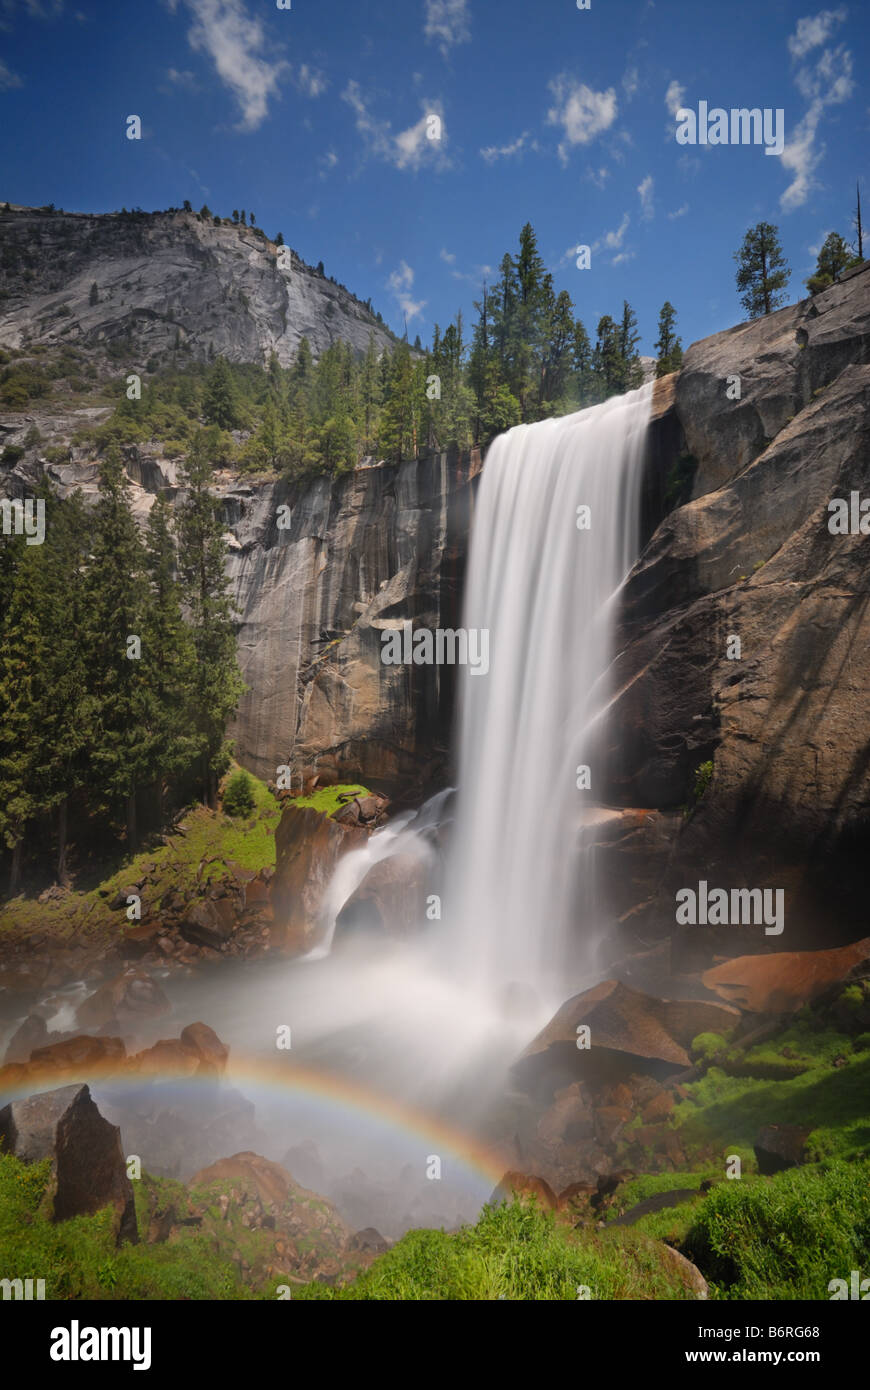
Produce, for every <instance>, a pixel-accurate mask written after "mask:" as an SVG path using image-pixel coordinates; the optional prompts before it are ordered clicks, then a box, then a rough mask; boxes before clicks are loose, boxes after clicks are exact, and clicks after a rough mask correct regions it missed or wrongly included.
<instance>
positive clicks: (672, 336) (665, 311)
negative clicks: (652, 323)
mask: <svg viewBox="0 0 870 1390" xmlns="http://www.w3.org/2000/svg"><path fill="white" fill-rule="evenodd" d="M676 322H677V311H676V309H675V308H674V306H673V304H672V303H671V301H670V300H669V299H666V300H665V302H664V304H663V305H662V307H661V311H660V312H659V336H658V338H657V339H656V343H655V349H656V376H657V377H659V376H667V375H668V374H669V372H677V371H679V369H680V367H681V366H682V363H683V345H682V343H681V342H680V340H679V338H678V337H677V335H676V333H675V332H674V327H675V325H676Z"/></svg>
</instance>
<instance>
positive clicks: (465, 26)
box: [423, 0, 471, 58]
mask: <svg viewBox="0 0 870 1390" xmlns="http://www.w3.org/2000/svg"><path fill="white" fill-rule="evenodd" d="M423 33H424V34H425V36H426V41H427V43H431V42H432V41H433V40H434V41H437V43H438V44H439V46H440V48H441V52H442V54H443V55H444V57H445V58H446V57H447V54H448V53H449V52H450V49H451V48H452V47H453V45H454V44H457V43H468V42H469V40H470V38H471V8H470V5H469V0H426V23H425V25H424V26H423Z"/></svg>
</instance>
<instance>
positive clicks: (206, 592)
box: [178, 432, 244, 806]
mask: <svg viewBox="0 0 870 1390" xmlns="http://www.w3.org/2000/svg"><path fill="white" fill-rule="evenodd" d="M206 448H207V445H206V441H205V439H204V437H203V433H202V432H200V433H199V434H198V435H197V436H196V438H195V439H194V442H193V447H192V449H191V451H190V454H189V455H188V458H187V462H186V465H185V470H184V484H185V488H186V491H187V496H186V498H185V501H184V504H183V505H182V507H181V509H180V514H179V523H178V539H179V546H178V568H179V574H180V578H181V582H182V586H183V597H184V603H185V607H186V609H187V612H188V614H189V620H190V625H191V629H192V636H193V645H194V652H195V656H196V665H195V671H194V682H193V694H192V706H193V711H192V712H193V718H192V728H193V731H194V733H195V735H196V738H197V740H198V748H199V758H200V767H201V778H202V786H203V799H204V800H205V802H206V804H208V805H209V806H214V805H215V804H216V799H217V784H218V779H219V778H220V777H221V776H222V775H223V773H224V772H225V771H226V767H227V764H228V761H229V745H228V744H227V743H226V741H225V738H224V731H225V729H226V725H227V721H228V720H229V718H230V717H231V715H233V714H234V713H235V711H236V709H237V707H238V703H239V700H240V699H241V696H242V693H243V690H244V686H243V682H242V678H241V674H240V672H239V668H238V663H237V661H236V637H235V629H234V624H233V613H232V607H231V603H230V598H229V593H228V587H229V586H228V580H227V575H226V542H225V541H224V525H223V518H222V514H221V505H220V503H219V501H218V500H217V498H215V497H214V496H213V495H212V493H211V491H210V483H211V478H212V470H211V465H210V463H209V461H208V457H207V453H206Z"/></svg>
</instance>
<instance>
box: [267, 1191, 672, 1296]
mask: <svg viewBox="0 0 870 1390" xmlns="http://www.w3.org/2000/svg"><path fill="white" fill-rule="evenodd" d="M580 1288H586V1289H588V1290H589V1296H590V1297H591V1298H595V1299H631V1298H661V1299H681V1298H686V1297H688V1296H689V1295H688V1293H687V1292H686V1290H685V1289H684V1287H683V1286H682V1284H681V1281H680V1279H679V1278H678V1276H676V1275H675V1273H674V1271H673V1270H672V1269H671V1268H670V1267H669V1266H668V1264H667V1263H666V1260H665V1257H664V1252H663V1251H662V1250H661V1247H660V1246H658V1245H657V1244H656V1243H655V1242H654V1241H651V1240H649V1238H648V1237H647V1236H645V1235H643V1234H640V1233H637V1232H635V1231H615V1232H613V1233H612V1234H606V1235H601V1236H599V1235H598V1234H596V1233H588V1232H584V1233H580V1232H576V1233H575V1232H574V1231H572V1230H571V1228H570V1227H566V1226H565V1225H564V1224H562V1223H560V1222H557V1221H556V1219H555V1217H554V1216H553V1213H552V1212H545V1211H541V1210H540V1209H539V1208H538V1207H536V1206H534V1205H526V1204H524V1203H521V1202H518V1201H515V1202H513V1203H511V1204H510V1205H508V1204H504V1203H503V1204H502V1205H501V1206H500V1207H497V1208H493V1207H487V1208H485V1209H484V1211H483V1213H482V1215H481V1216H480V1218H479V1220H478V1221H477V1223H476V1225H474V1226H465V1227H463V1228H462V1229H461V1230H460V1231H456V1232H453V1233H450V1234H447V1233H445V1232H444V1231H431V1230H422V1231H409V1232H408V1233H407V1234H406V1235H405V1236H403V1237H402V1239H401V1240H400V1241H398V1242H397V1244H396V1245H395V1246H394V1247H393V1249H392V1250H390V1251H388V1252H387V1254H385V1255H382V1256H381V1257H380V1258H379V1259H378V1260H376V1261H375V1262H374V1264H373V1265H372V1266H371V1268H370V1269H369V1270H367V1271H366V1272H365V1273H364V1274H362V1275H360V1277H359V1278H358V1279H357V1280H355V1282H354V1283H353V1284H350V1285H348V1286H346V1287H344V1288H330V1287H328V1286H324V1285H321V1284H308V1285H306V1286H304V1287H303V1288H300V1289H299V1290H298V1291H297V1290H294V1292H293V1297H294V1298H302V1299H340V1300H351V1299H353V1300H356V1299H360V1300H367V1301H373V1300H376V1301H393V1302H399V1301H414V1302H432V1301H436V1302H442V1301H453V1300H462V1301H469V1300H471V1301H484V1302H486V1301H491V1300H499V1299H506V1300H508V1301H512V1300H532V1301H551V1300H556V1301H565V1300H570V1301H575V1300H576V1299H577V1298H578V1289H580Z"/></svg>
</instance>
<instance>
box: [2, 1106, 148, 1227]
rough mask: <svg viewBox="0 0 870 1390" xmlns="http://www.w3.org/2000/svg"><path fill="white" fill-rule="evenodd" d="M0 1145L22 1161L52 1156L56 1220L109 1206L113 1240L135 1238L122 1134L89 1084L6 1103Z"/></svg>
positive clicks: (132, 1204) (131, 1198)
mask: <svg viewBox="0 0 870 1390" xmlns="http://www.w3.org/2000/svg"><path fill="white" fill-rule="evenodd" d="M0 1147H2V1148H3V1150H4V1151H5V1152H7V1153H12V1154H14V1155H15V1156H16V1157H17V1158H20V1159H22V1161H23V1162H25V1163H36V1162H38V1161H40V1160H41V1159H44V1158H50V1159H51V1167H52V1188H53V1195H52V1207H53V1215H54V1220H55V1221H65V1220H67V1219H69V1218H70V1217H72V1216H84V1215H90V1214H91V1213H93V1212H95V1211H100V1210H101V1208H103V1207H106V1206H111V1207H113V1208H114V1210H115V1230H116V1234H117V1239H118V1240H119V1241H120V1240H133V1241H135V1240H136V1238H137V1231H136V1208H135V1203H134V1200H133V1186H132V1183H131V1182H130V1179H129V1178H128V1177H127V1170H126V1164H125V1160H124V1152H123V1149H122V1147H121V1132H120V1130H119V1129H117V1128H116V1127H115V1126H114V1125H111V1124H109V1122H108V1121H107V1120H105V1119H104V1118H103V1116H102V1115H101V1114H100V1112H99V1110H98V1109H97V1107H96V1105H95V1104H94V1102H93V1100H92V1099H91V1093H90V1091H89V1089H88V1087H87V1086H78V1085H77V1086H63V1087H61V1088H59V1089H58V1090H55V1091H44V1092H42V1094H41V1095H36V1096H29V1097H28V1098H27V1099H26V1100H20V1101H13V1102H12V1103H11V1104H10V1105H7V1106H5V1107H4V1108H3V1109H2V1110H0Z"/></svg>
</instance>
